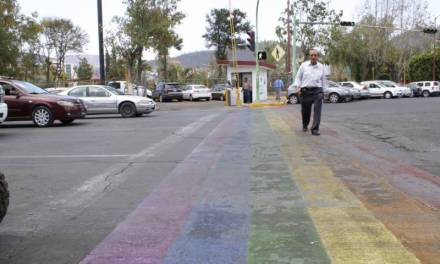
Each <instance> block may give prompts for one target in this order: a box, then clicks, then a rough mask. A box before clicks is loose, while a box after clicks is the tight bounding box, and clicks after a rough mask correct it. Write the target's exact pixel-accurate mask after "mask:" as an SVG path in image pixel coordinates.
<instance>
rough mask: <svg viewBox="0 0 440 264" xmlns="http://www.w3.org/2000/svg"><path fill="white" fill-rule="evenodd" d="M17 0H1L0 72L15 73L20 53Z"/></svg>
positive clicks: (4, 73)
mask: <svg viewBox="0 0 440 264" xmlns="http://www.w3.org/2000/svg"><path fill="white" fill-rule="evenodd" d="M18 11H19V7H18V4H17V3H16V0H0V74H3V75H11V74H14V72H15V70H16V66H17V59H18V55H19V53H18V52H19V48H18V46H19V43H18V41H19V40H18V38H17V32H18V17H19V14H18Z"/></svg>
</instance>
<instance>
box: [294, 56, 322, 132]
mask: <svg viewBox="0 0 440 264" xmlns="http://www.w3.org/2000/svg"><path fill="white" fill-rule="evenodd" d="M309 56H310V60H309V61H305V62H303V63H302V64H301V66H300V67H299V70H298V73H297V74H296V78H295V87H296V89H297V91H298V93H299V98H300V101H301V114H302V125H303V131H304V132H307V130H308V126H309V123H310V116H311V113H312V105H313V123H312V126H311V128H310V130H311V132H312V135H315V136H319V135H320V132H319V124H320V123H321V110H322V102H323V99H324V88H325V87H326V86H327V80H326V77H325V70H324V65H322V64H321V63H319V62H318V51H317V50H315V49H311V50H310V52H309Z"/></svg>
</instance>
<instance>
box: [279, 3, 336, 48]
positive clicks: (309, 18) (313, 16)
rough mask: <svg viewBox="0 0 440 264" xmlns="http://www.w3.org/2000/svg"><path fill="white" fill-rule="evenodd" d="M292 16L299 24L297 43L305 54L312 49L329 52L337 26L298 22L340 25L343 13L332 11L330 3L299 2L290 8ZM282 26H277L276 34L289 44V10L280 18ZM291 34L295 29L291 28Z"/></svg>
mask: <svg viewBox="0 0 440 264" xmlns="http://www.w3.org/2000/svg"><path fill="white" fill-rule="evenodd" d="M290 12H291V15H292V16H294V17H295V21H296V22H297V23H296V24H297V31H296V32H295V33H296V36H297V41H298V42H299V43H300V47H301V50H302V53H303V54H308V51H309V50H310V49H311V48H317V47H319V48H322V49H323V50H324V51H326V50H328V49H329V48H330V46H331V42H332V41H333V39H334V37H335V36H334V34H337V33H338V29H337V27H338V26H336V25H311V24H299V23H298V22H303V21H306V22H324V23H339V21H340V18H341V16H342V11H340V12H339V13H336V11H334V10H332V9H330V7H329V3H328V2H324V1H319V0H299V1H294V3H293V4H292V5H291V8H290ZM279 20H280V22H281V25H280V26H277V28H276V34H277V36H278V38H279V39H280V41H281V42H283V43H287V10H286V11H285V12H284V14H283V16H282V17H280V19H279ZM291 31H292V32H291V33H293V29H292V28H291Z"/></svg>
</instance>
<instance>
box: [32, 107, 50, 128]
mask: <svg viewBox="0 0 440 264" xmlns="http://www.w3.org/2000/svg"><path fill="white" fill-rule="evenodd" d="M32 121H34V124H35V125H36V126H37V127H47V126H50V125H52V124H53V114H52V111H50V109H49V108H47V107H46V106H37V107H35V109H34V111H33V112H32Z"/></svg>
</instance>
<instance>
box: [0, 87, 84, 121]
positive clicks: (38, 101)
mask: <svg viewBox="0 0 440 264" xmlns="http://www.w3.org/2000/svg"><path fill="white" fill-rule="evenodd" d="M0 86H1V87H2V88H3V90H4V92H5V98H4V100H5V103H6V104H7V105H8V118H7V119H6V121H23V120H32V121H33V122H34V124H35V125H36V126H37V127H46V126H50V125H52V124H53V122H54V120H60V121H61V122H62V123H63V124H70V123H72V122H73V121H74V120H75V119H77V118H84V117H85V116H86V113H87V110H86V107H85V106H84V104H83V102H82V101H81V100H80V99H77V98H75V97H70V96H58V95H54V94H50V93H49V92H47V91H45V90H43V89H42V88H40V87H38V86H35V85H33V84H31V83H28V82H24V81H19V80H12V79H6V78H0Z"/></svg>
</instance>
